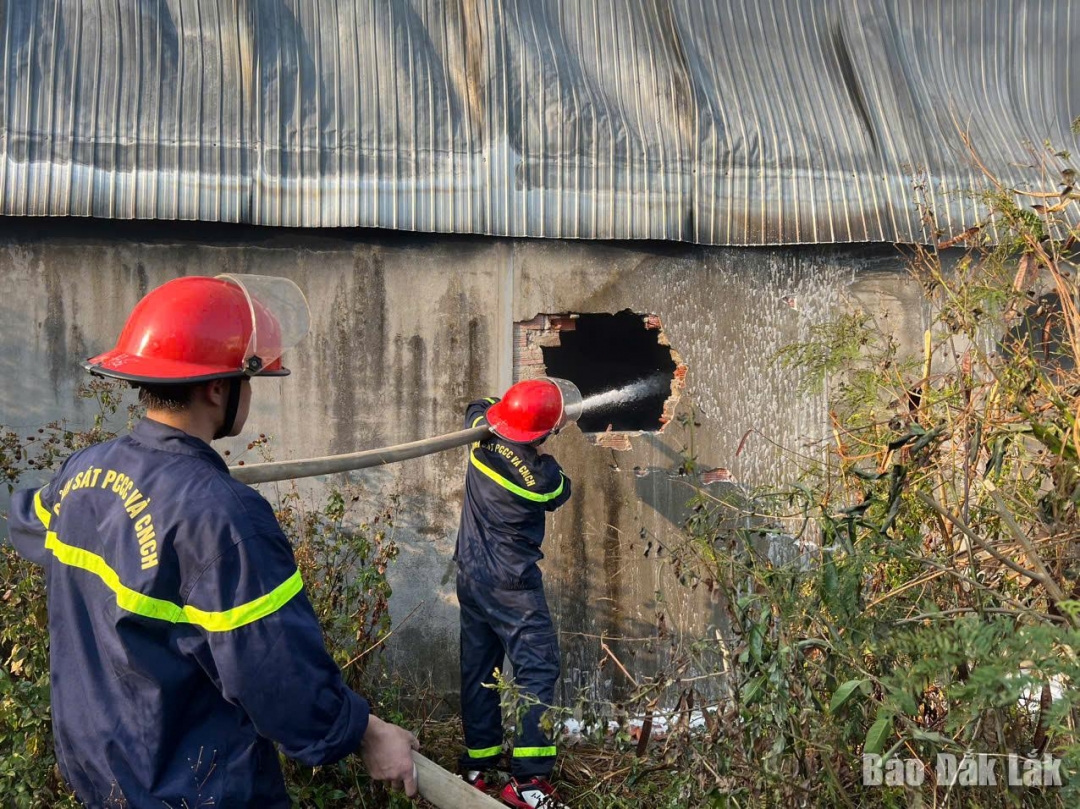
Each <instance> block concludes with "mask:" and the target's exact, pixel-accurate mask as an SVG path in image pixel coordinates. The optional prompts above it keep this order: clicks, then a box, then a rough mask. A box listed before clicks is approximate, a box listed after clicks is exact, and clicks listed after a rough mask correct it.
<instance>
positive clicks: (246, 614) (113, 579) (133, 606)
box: [34, 491, 304, 632]
mask: <svg viewBox="0 0 1080 809" xmlns="http://www.w3.org/2000/svg"><path fill="white" fill-rule="evenodd" d="M34 510H35V511H36V512H37V516H38V519H39V520H41V524H42V525H44V526H45V547H46V548H48V549H49V550H50V551H52V554H53V556H55V557H56V559H57V561H58V562H60V563H61V564H64V565H68V566H69V567H77V568H79V569H80V570H85V571H86V572H87V573H93V574H94V575H95V576H97V577H98V578H99V579H101V581H102V582H104V584H105V586H106V587H108V588H109V589H110V590H112V591H113V593H114V594H115V595H116V604H117V606H119V607H120V609H122V610H127V611H128V612H131V613H134V614H135V615H142V616H143V617H145V618H156V619H157V620H159V621H168V622H169V623H172V624H194V625H195V626H200V627H202V628H203V629H205V630H206V631H207V632H227V631H228V630H230V629H238V628H239V627H242V626H245V625H246V624H250V623H254V622H255V621H258V620H259V619H260V618H265V617H266V616H267V615H271V614H273V613H275V612H277V611H278V610H279V609H281V608H282V607H283V606H285V604H287V603H288V602H289V600H290V599H291V598H292V597H293V596H295V595H296V594H297V593H299V592H300V591H301V590H302V589H303V588H304V582H303V580H302V579H301V578H300V571H299V570H297V571H296V572H295V573H293V574H292V575H291V576H289V578H287V579H286V580H285V581H284V582H282V583H281V584H279V585H278V586H277V587H275V588H274V589H273V590H271V591H270V592H269V593H267V594H266V595H264V596H259V598H256V599H254V600H253V601H249V602H247V603H246V604H240V605H239V606H236V607H233V608H232V609H230V610H224V611H221V612H208V611H206V610H200V609H198V608H196V607H191V606H184V607H181V606H180V605H179V604H174V603H173V602H171V601H165V600H163V599H160V598H154V597H153V596H148V595H146V594H144V593H140V592H138V591H137V590H132V589H131V588H130V587H128V586H127V585H125V584H123V583H122V582H121V581H120V576H119V575H118V574H117V572H116V571H115V570H113V569H112V568H111V567H109V563H108V562H106V561H105V560H104V559H103V558H102V557H100V556H98V555H97V554H96V553H92V552H91V551H88V550H85V549H83V548H76V547H75V546H74V545H68V544H67V543H64V542H61V541H60V538H59V537H57V535H56V533H55V532H54V531H50V530H49V527H50V525H51V523H52V515H51V514H50V513H49V510H48V509H47V508H45V504H44V503H42V502H41V492H40V491H39V492H37V494H35V495H34Z"/></svg>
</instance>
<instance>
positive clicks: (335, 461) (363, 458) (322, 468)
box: [229, 426, 491, 485]
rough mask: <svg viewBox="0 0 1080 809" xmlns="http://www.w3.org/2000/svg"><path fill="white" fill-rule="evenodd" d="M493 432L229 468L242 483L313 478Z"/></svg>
mask: <svg viewBox="0 0 1080 809" xmlns="http://www.w3.org/2000/svg"><path fill="white" fill-rule="evenodd" d="M490 435H491V428H490V427H487V426H484V427H473V428H472V429H470V430H458V431H457V432H456V433H447V434H446V435H437V436H435V437H434V438H425V439H423V440H422V441H410V442H409V443H407V444H397V445H396V446H393V447H382V448H380V449H368V450H364V451H363V452H349V453H346V454H345V455H325V456H323V457H321V458H305V459H303V460H298V461H274V462H272V463H256V464H251V465H250V466H234V467H232V468H230V469H229V472H230V473H231V474H232V476H233V477H234V478H236V479H237V480H239V481H240V482H241V483H247V484H249V485H250V484H252V483H270V482H272V481H275V480H292V479H294V478H310V477H313V476H315V475H332V474H334V473H335V472H351V471H353V470H354V469H369V468H371V467H373V466H382V465H384V464H390V463H397V462H398V461H407V460H410V459H411V458H420V457H422V456H424V455H430V454H432V453H433V452H443V451H444V450H448V449H453V448H454V447H460V446H464V445H465V444H471V443H473V442H474V441H484V440H485V439H487V438H488V437H489V436H490Z"/></svg>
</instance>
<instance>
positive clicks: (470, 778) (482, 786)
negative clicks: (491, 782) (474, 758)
mask: <svg viewBox="0 0 1080 809" xmlns="http://www.w3.org/2000/svg"><path fill="white" fill-rule="evenodd" d="M461 780H463V781H464V782H465V783H466V784H469V785H470V786H474V787H476V788H477V789H479V790H480V791H481V792H487V791H488V785H487V781H485V780H484V774H483V773H482V772H480V770H469V771H468V772H464V773H462V774H461Z"/></svg>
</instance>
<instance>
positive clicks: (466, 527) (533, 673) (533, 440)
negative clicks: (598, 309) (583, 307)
mask: <svg viewBox="0 0 1080 809" xmlns="http://www.w3.org/2000/svg"><path fill="white" fill-rule="evenodd" d="M580 407H581V394H580V393H579V392H578V390H577V388H576V387H575V386H574V385H573V384H572V383H570V382H566V381H565V380H556V379H547V378H544V379H535V380H526V381H524V382H519V383H518V384H517V385H514V386H513V387H512V388H510V390H508V391H507V392H506V396H505V398H503V399H502V400H499V399H483V400H480V401H476V402H472V403H471V404H469V406H468V408H467V410H466V415H465V426H466V427H467V428H469V427H477V426H480V425H483V424H487V425H489V426H490V427H491V430H492V433H493V434H494V435H493V436H492V437H491V438H490V439H489V440H485V441H480V442H478V443H476V444H473V445H472V447H471V449H470V451H469V466H468V471H467V473H466V478H465V503H464V506H463V508H462V516H461V526H460V529H459V530H458V538H457V549H456V552H455V554H454V558H455V559H456V560H457V570H458V573H457V595H458V601H459V603H460V605H461V711H462V723H463V725H464V730H465V745H466V750H465V752H464V754H463V755H462V757H461V760H460V768H461V772H462V776H463V777H464V778H465V780H466V781H468V782H469V783H471V784H472V785H473V786H475V787H477V788H478V789H481V790H486V789H487V788H488V786H489V784H488V779H489V777H490V775H489V774H490V773H491V772H492V771H494V770H496V769H497V768H498V766H499V762H500V760H501V757H502V743H503V726H502V712H501V709H500V699H499V692H498V691H497V690H495V688H494V687H493V686H494V685H495V682H496V678H495V671H496V669H499V668H501V666H502V663H503V657H504V656H506V657H509V659H510V661H511V663H512V664H513V666H514V681H515V683H516V685H517V687H518V688H519V689H520V691H521V693H522V694H523V696H524V697H525V699H526V700H527V702H528V703H529V704H528V707H527V708H525V709H524V710H523V711H521V712H520V714H519V716H518V719H517V722H516V726H517V732H516V736H515V741H514V747H513V753H512V758H511V768H510V770H511V776H512V777H511V778H510V780H509V783H507V784H506V786H505V787H504V788H503V789H502V792H501V798H502V800H503V801H504V802H505V803H507V804H509V805H510V806H514V807H519V809H535V808H536V807H542V809H556V807H560V806H561V804H559V803H558V802H557V800H558V799H557V797H556V796H555V790H554V788H553V787H552V785H551V783H550V781H549V780H548V779H549V778H550V776H551V772H552V770H553V769H554V766H555V754H556V747H555V742H554V740H553V739H552V738H550V737H549V736H548V734H547V733H546V732H545V731H544V730H543V728H542V727H541V718H542V716H543V714H544V712H545V711H546V710H547V708H548V707H550V706H551V705H552V704H553V703H554V697H555V685H556V683H557V681H558V678H559V643H558V638H557V636H556V634H555V629H554V626H553V625H552V621H551V613H550V612H549V610H548V605H547V600H546V599H545V597H544V587H543V580H542V577H541V573H540V568H539V567H538V566H537V562H538V561H539V560H540V559H541V558H543V553H541V551H540V544H541V543H542V542H543V539H544V528H545V517H546V514H547V512H549V511H554V510H555V509H557V508H559V507H560V506H561V505H563V504H564V503H565V502H566V501H567V500H569V499H570V479H569V478H568V477H567V476H566V475H565V474H564V473H563V471H562V468H561V467H560V466H559V464H558V462H557V461H556V460H555V459H554V458H553V457H552V456H551V455H546V454H543V453H541V452H540V450H539V447H540V445H541V444H542V443H543V442H544V440H545V439H546V438H547V437H548V436H549V435H551V434H552V433H553V432H557V431H558V430H559V429H560V428H561V427H562V426H563V425H564V424H566V423H567V422H568V421H571V420H575V419H576V418H577V416H578V414H579V412H580Z"/></svg>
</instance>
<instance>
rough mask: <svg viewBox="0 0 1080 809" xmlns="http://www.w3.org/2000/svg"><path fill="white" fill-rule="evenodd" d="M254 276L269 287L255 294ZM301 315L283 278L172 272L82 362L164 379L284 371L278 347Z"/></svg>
mask: <svg viewBox="0 0 1080 809" xmlns="http://www.w3.org/2000/svg"><path fill="white" fill-rule="evenodd" d="M260 284H264V285H267V284H269V286H268V287H267V288H273V289H274V290H275V291H274V292H273V293H268V294H266V295H262V296H256V294H253V290H256V289H258V288H259V285H260ZM289 287H291V289H289ZM282 290H284V294H282ZM296 296H299V303H298V302H297V300H296ZM285 299H288V304H287V305H282V301H283V300H285ZM268 304H269V305H268ZM271 308H274V310H275V311H271ZM301 309H302V312H300V311H299V310H301ZM282 313H284V315H285V318H284V319H285V320H286V326H287V328H288V330H289V332H290V334H289V335H287V336H285V337H284V339H283V333H282V332H283V324H282ZM307 317H308V313H307V302H306V301H304V300H303V293H301V292H300V290H299V289H298V288H296V285H295V284H293V283H292V282H291V281H288V280H286V279H281V278H273V279H264V278H260V277H259V276H237V277H233V276H219V277H217V278H206V277H201V276H192V277H188V278H177V279H175V280H173V281H169V282H168V283H166V284H163V285H161V286H160V287H158V288H157V289H155V290H153V291H151V292H150V293H149V294H148V295H146V297H144V298H143V299H142V300H141V301H139V303H138V304H136V306H135V308H134V309H133V310H132V312H131V314H130V315H129V316H128V319H127V323H126V324H124V329H123V331H122V332H120V338H119V339H118V340H117V342H116V347H115V348H113V349H112V350H111V351H106V352H105V353H104V354H99V355H98V356H96V357H91V358H90V359H88V360H87V361H86V362H85V363H83V365H84V367H85V368H86V369H87V370H88V371H90V372H91V373H95V374H99V375H101V376H111V377H115V378H117V379H126V380H129V381H131V382H148V383H166V384H168V383H189V382H204V381H207V380H210V379H225V378H229V377H240V376H286V375H287V374H288V373H289V371H288V369H286V368H284V367H283V366H282V364H281V353H282V351H283V350H284V349H285V348H288V347H290V346H291V345H293V344H295V342H296V340H298V339H299V337H297V336H296V332H297V331H298V329H301V328H302V332H301V333H300V336H303V332H306V331H307ZM300 321H302V323H301V322H300ZM293 338H295V339H293ZM286 342H288V345H286V344H285V343H286Z"/></svg>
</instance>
